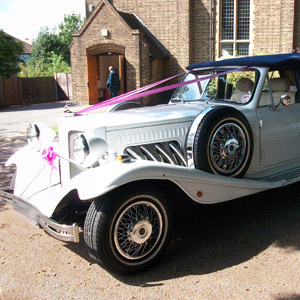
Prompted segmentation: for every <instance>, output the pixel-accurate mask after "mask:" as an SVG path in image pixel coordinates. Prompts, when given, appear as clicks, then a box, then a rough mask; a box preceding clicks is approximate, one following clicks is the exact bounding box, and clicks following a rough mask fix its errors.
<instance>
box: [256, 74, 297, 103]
mask: <svg viewBox="0 0 300 300" xmlns="http://www.w3.org/2000/svg"><path fill="white" fill-rule="evenodd" d="M270 86H271V91H272V95H273V100H274V105H277V104H278V103H279V102H280V97H281V96H282V95H289V96H290V97H291V103H292V104H293V103H295V96H296V92H295V91H292V90H291V89H290V82H289V81H288V79H287V78H283V77H282V78H279V77H278V78H272V79H270ZM266 105H272V102H271V97H270V92H269V91H264V92H262V94H261V97H260V102H259V106H266Z"/></svg>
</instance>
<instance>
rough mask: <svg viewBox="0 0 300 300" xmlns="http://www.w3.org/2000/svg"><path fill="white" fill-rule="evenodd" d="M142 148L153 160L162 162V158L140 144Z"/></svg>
mask: <svg viewBox="0 0 300 300" xmlns="http://www.w3.org/2000/svg"><path fill="white" fill-rule="evenodd" d="M140 148H141V150H142V151H144V152H145V153H146V155H148V156H149V157H151V159H152V160H153V161H157V162H161V159H159V157H158V156H157V155H155V153H153V152H152V151H151V150H149V149H148V148H147V147H145V146H140Z"/></svg>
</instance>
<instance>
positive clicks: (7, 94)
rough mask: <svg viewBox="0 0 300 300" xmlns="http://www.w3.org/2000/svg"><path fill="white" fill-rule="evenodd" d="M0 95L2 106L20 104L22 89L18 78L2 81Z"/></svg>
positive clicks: (13, 77)
mask: <svg viewBox="0 0 300 300" xmlns="http://www.w3.org/2000/svg"><path fill="white" fill-rule="evenodd" d="M0 93H1V91H0ZM1 94H2V97H3V99H2V101H3V106H11V105H18V104H22V103H23V101H22V87H21V80H20V78H19V77H17V76H16V75H14V76H12V77H11V78H9V79H2V93H1ZM0 97H1V96H0Z"/></svg>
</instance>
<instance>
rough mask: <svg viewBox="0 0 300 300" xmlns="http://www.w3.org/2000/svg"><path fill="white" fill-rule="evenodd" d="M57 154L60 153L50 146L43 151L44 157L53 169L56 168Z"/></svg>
mask: <svg viewBox="0 0 300 300" xmlns="http://www.w3.org/2000/svg"><path fill="white" fill-rule="evenodd" d="M57 156H58V154H57V153H56V152H54V150H53V147H48V148H46V149H44V150H43V152H42V158H43V159H44V160H46V161H47V162H48V164H49V166H51V168H52V170H56V166H55V163H54V160H55V159H56V157H57Z"/></svg>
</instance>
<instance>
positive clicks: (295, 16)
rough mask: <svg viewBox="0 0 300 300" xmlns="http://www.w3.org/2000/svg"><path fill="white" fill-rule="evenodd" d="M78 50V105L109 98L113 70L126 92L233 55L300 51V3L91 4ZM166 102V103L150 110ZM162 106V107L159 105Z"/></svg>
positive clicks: (169, 0)
mask: <svg viewBox="0 0 300 300" xmlns="http://www.w3.org/2000/svg"><path fill="white" fill-rule="evenodd" d="M85 4H86V16H87V21H86V23H85V25H84V26H83V28H82V29H81V31H80V32H78V33H77V34H74V37H73V42H72V45H71V62H72V75H73V93H74V101H76V102H82V103H90V104H93V103H97V102H99V101H101V100H104V99H106V98H107V93H106V90H105V88H106V86H105V83H106V79H107V77H108V66H110V65H114V66H115V67H117V68H118V69H119V74H120V81H121V92H122V93H123V92H126V91H130V90H133V89H136V88H138V87H141V86H144V85H147V84H149V83H152V82H155V81H157V80H159V79H162V78H165V77H168V76H171V75H173V74H176V73H179V72H182V71H183V70H184V69H185V67H186V66H187V65H189V64H191V63H195V62H198V61H206V60H216V59H220V58H222V57H225V56H230V55H259V54H275V53H288V52H292V49H293V48H294V47H295V46H296V45H300V6H299V4H300V0H272V1H269V0H164V1H161V0H151V1H150V0H126V1H125V0H110V1H109V0H102V1H100V0H85ZM150 101H151V103H152V104H153V103H155V102H156V103H157V102H159V101H160V100H159V98H158V97H154V98H152V99H151V100H149V99H144V104H150ZM153 101H154V102H153Z"/></svg>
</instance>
